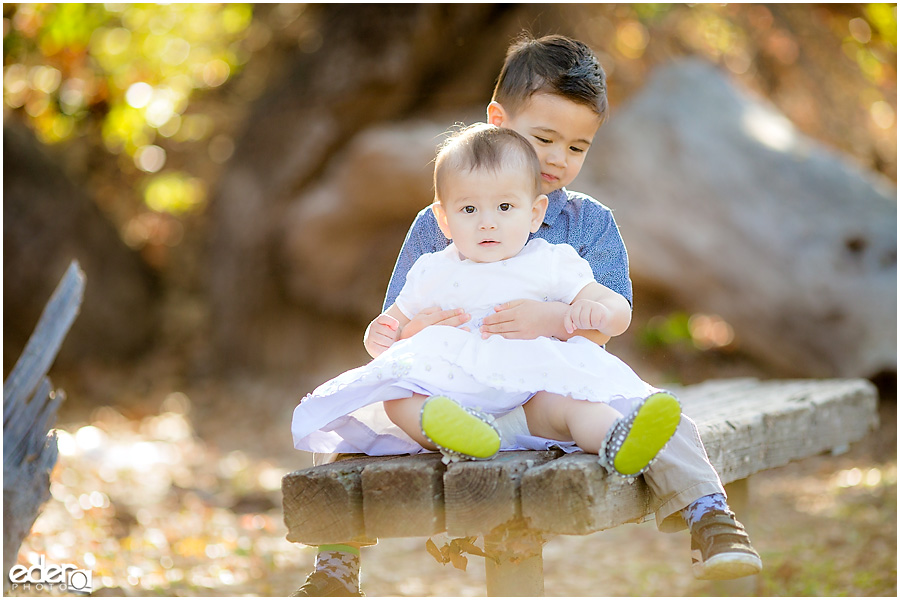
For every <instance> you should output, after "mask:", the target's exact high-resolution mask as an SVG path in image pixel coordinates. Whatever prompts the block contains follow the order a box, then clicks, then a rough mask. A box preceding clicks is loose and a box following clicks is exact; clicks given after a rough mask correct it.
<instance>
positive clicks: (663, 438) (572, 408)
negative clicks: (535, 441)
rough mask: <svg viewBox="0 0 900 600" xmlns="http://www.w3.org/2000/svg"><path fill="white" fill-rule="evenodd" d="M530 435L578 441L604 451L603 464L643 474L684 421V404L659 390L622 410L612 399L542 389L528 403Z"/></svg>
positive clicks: (591, 449)
mask: <svg viewBox="0 0 900 600" xmlns="http://www.w3.org/2000/svg"><path fill="white" fill-rule="evenodd" d="M525 418H526V421H527V423H528V429H529V431H530V432H531V434H532V435H536V436H539V437H546V438H550V439H557V440H560V441H574V442H575V443H576V444H577V445H578V446H579V447H580V448H581V449H582V450H584V451H585V452H590V453H592V454H598V455H600V463H601V464H603V465H605V466H607V467H609V468H610V469H612V470H613V471H615V472H617V473H619V474H620V475H623V476H625V477H636V476H637V475H640V474H641V473H643V472H644V471H645V470H646V469H647V467H648V466H649V465H650V464H651V463H652V462H653V460H654V459H655V458H656V455H657V454H658V453H659V451H660V450H662V449H663V447H665V445H666V444H667V443H668V441H669V439H670V438H671V437H672V435H673V434H674V433H675V429H676V428H677V427H678V422H679V421H680V420H681V404H680V403H679V402H678V400H677V399H676V398H675V397H674V396H672V395H671V394H669V393H666V392H657V393H654V394H651V395H649V396H647V397H646V398H644V399H642V400H640V401H639V402H635V404H634V408H633V409H632V410H631V411H630V412H629V413H628V414H627V415H622V413H620V412H618V411H617V410H615V409H614V408H612V407H611V406H609V405H608V404H604V403H601V402H587V401H584V400H574V399H572V398H569V397H568V396H559V395H556V394H549V393H547V392H540V393H538V394H536V395H535V396H534V397H533V398H532V399H531V400H529V401H528V402H527V403H525Z"/></svg>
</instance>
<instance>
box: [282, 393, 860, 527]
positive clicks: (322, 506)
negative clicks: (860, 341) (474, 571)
mask: <svg viewBox="0 0 900 600" xmlns="http://www.w3.org/2000/svg"><path fill="white" fill-rule="evenodd" d="M677 393H678V395H679V397H680V398H681V399H682V401H683V403H684V406H685V413H686V414H688V415H689V416H691V417H692V418H693V419H694V420H695V421H696V422H697V425H698V428H699V429H700V433H701V437H702V438H703V440H704V444H705V445H706V448H707V451H708V453H709V455H710V460H711V462H712V463H713V465H714V466H715V467H716V469H717V470H718V471H719V474H720V477H721V478H722V481H723V483H729V482H732V481H736V480H740V479H743V478H745V477H747V476H748V475H750V474H752V473H755V472H758V471H761V470H765V469H769V468H773V467H777V466H782V465H784V464H787V463H788V462H790V461H791V460H795V459H800V458H805V457H807V456H813V455H815V454H819V453H821V452H824V451H828V450H832V449H835V448H841V447H846V446H847V445H848V444H850V443H852V442H854V441H857V440H859V439H862V438H863V437H864V436H865V435H866V434H867V433H868V431H870V430H871V429H873V428H875V427H877V423H878V420H877V392H876V391H875V388H874V386H873V385H872V384H871V383H869V382H867V381H864V380H799V381H762V382H760V381H757V380H753V379H733V380H724V381H713V382H708V383H705V384H700V385H696V386H690V387H685V388H682V389H679V390H677ZM558 455H559V453H558V452H555V451H551V452H503V453H501V454H500V455H499V456H498V457H497V458H495V459H494V460H491V461H484V462H460V463H453V464H451V465H450V466H449V468H446V469H444V467H443V465H442V464H441V463H440V460H439V457H438V456H437V455H436V454H420V455H417V456H412V457H367V458H355V459H352V460H345V461H341V462H339V463H334V464H332V465H323V466H319V467H313V468H312V469H306V470H304V471H298V472H296V473H292V474H290V475H287V476H285V478H284V482H283V490H284V510H285V524H286V525H287V527H288V540H290V541H295V542H302V543H305V544H311V545H315V544H323V543H339V542H346V541H350V540H354V539H360V540H371V539H373V538H375V537H407V536H429V535H432V534H434V533H437V532H439V531H441V530H443V529H446V531H447V532H448V533H449V534H450V535H453V536H468V535H476V534H486V533H488V532H490V531H492V530H493V529H495V528H496V527H498V526H500V525H502V524H504V523H507V522H509V521H512V520H514V519H517V518H521V517H524V518H525V520H526V521H527V523H528V525H529V526H530V527H532V528H534V529H537V530H540V531H545V532H549V533H563V534H584V533H591V532H593V531H599V530H602V529H608V528H610V527H614V526H616V525H619V524H621V523H625V522H632V521H639V520H641V519H642V518H643V517H644V516H646V515H647V514H649V513H651V512H652V511H653V510H654V508H655V503H658V502H659V501H658V499H656V498H654V497H653V496H652V494H650V492H649V490H648V488H647V486H646V484H645V483H644V482H643V480H642V479H639V480H637V481H636V482H635V483H633V484H629V483H627V482H625V481H623V480H621V479H619V478H616V477H609V476H608V475H607V474H606V472H605V471H604V470H603V469H602V468H601V467H600V466H599V465H598V464H597V460H596V457H594V456H592V455H585V454H580V453H579V454H573V455H569V456H564V457H562V458H556V457H557V456H558ZM442 502H443V507H442Z"/></svg>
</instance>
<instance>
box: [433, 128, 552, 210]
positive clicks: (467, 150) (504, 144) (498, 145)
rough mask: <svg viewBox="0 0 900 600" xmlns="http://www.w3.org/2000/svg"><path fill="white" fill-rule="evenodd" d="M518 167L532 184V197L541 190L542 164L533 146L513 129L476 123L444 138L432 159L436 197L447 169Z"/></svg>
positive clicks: (493, 169)
mask: <svg viewBox="0 0 900 600" xmlns="http://www.w3.org/2000/svg"><path fill="white" fill-rule="evenodd" d="M505 168H518V169H521V170H522V171H523V176H524V177H528V178H529V179H530V180H531V183H532V184H533V185H534V197H535V198H537V197H538V195H540V193H541V165H540V162H539V161H538V157H537V154H536V153H535V151H534V147H533V146H532V145H531V144H530V143H529V142H528V140H526V139H525V138H524V137H522V136H521V135H520V134H518V133H516V132H515V131H513V130H512V129H506V128H505V127H497V126H495V125H489V124H487V123H475V124H474V125H469V126H468V127H463V128H462V129H459V130H458V131H457V132H456V133H454V134H453V135H451V136H450V137H449V138H447V139H446V140H445V141H444V143H443V144H441V147H440V148H439V149H438V153H437V157H435V159H434V192H435V196H436V198H437V200H438V201H440V198H441V190H442V189H443V184H444V182H445V180H446V174H447V171H456V172H464V173H471V172H472V171H475V170H482V169H485V170H488V171H491V172H498V171H500V170H502V169H505Z"/></svg>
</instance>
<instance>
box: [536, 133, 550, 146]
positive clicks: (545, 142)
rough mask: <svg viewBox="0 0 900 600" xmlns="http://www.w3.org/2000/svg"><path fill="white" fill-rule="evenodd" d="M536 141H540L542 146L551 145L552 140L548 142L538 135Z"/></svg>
mask: <svg viewBox="0 0 900 600" xmlns="http://www.w3.org/2000/svg"><path fill="white" fill-rule="evenodd" d="M534 139H536V140H537V141H539V142H540V143H542V144H549V143H550V140H548V139H547V138H542V137H540V136H537V135H536V136H534Z"/></svg>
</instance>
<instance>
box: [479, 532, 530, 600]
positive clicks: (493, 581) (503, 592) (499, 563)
mask: <svg viewBox="0 0 900 600" xmlns="http://www.w3.org/2000/svg"><path fill="white" fill-rule="evenodd" d="M542 546H543V540H542V538H541V535H540V533H539V532H537V531H533V530H529V529H514V530H510V529H506V530H504V531H503V532H502V533H497V532H496V530H495V531H494V532H491V533H489V534H487V535H485V537H484V549H485V552H487V553H488V555H489V556H495V557H497V560H496V561H495V560H494V559H492V558H490V557H489V558H485V559H484V570H485V579H486V582H487V595H488V596H530V597H535V596H543V595H544V558H543V555H542V553H541V552H542V549H541V548H542Z"/></svg>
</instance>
